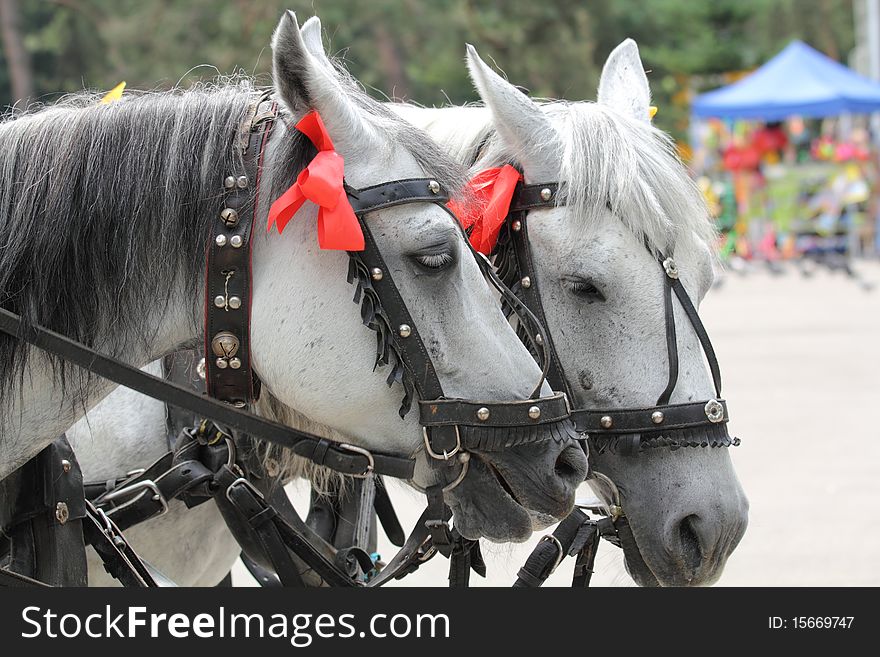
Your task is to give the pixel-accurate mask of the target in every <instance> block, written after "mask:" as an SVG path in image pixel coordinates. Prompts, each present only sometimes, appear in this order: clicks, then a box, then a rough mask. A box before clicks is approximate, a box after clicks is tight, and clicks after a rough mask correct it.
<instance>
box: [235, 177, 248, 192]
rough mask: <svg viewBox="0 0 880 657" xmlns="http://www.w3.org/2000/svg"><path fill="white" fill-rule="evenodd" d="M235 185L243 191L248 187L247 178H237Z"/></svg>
mask: <svg viewBox="0 0 880 657" xmlns="http://www.w3.org/2000/svg"><path fill="white" fill-rule="evenodd" d="M235 184H236V186H238V188H239V189H244V188H245V187H247V186H248V179H247V176H239V177H238V178H237V179H236V181H235Z"/></svg>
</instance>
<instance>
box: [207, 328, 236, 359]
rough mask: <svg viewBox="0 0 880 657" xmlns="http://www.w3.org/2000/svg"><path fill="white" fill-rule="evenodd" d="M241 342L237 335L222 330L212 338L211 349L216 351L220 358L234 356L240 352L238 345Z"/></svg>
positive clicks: (215, 353)
mask: <svg viewBox="0 0 880 657" xmlns="http://www.w3.org/2000/svg"><path fill="white" fill-rule="evenodd" d="M239 345H240V343H239V340H238V338H237V337H235V336H234V335H233V334H232V333H230V332H229V331H220V333H218V334H217V335H215V336H214V338H213V339H212V340H211V351H213V352H214V355H215V356H219V357H220V358H232V357H233V356H235V354H236V353H238V347H239Z"/></svg>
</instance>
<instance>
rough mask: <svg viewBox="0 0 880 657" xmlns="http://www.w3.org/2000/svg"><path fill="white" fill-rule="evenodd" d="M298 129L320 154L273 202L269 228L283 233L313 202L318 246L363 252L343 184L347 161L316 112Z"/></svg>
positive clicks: (302, 121)
mask: <svg viewBox="0 0 880 657" xmlns="http://www.w3.org/2000/svg"><path fill="white" fill-rule="evenodd" d="M296 129H297V130H299V131H300V132H302V133H303V134H304V135H305V136H306V137H308V138H309V139H310V140H311V141H312V143H313V144H314V145H315V147H316V148H317V149H318V154H317V155H315V157H314V158H313V159H312V161H311V162H310V163H309V165H308V166H307V167H306V168H305V169H303V170H302V172H300V174H299V176H297V179H296V182H295V183H293V184H292V185H291V186H290V187H288V189H287V191H286V192H284V193H283V194H282V195H281V196H279V197H278V198H277V199H275V202H274V203H272V207H271V208H269V223H268V224H267V226H266V229H267V230H271V229H272V225H273V224H275V225H277V226H278V232H279V233H281V232H282V231H283V230H284V227H285V226H287V223H288V222H289V221H290V220H291V219H292V218H293V215H295V214H296V213H297V211H298V210H299V209H300V208H301V207H302V205H303V203H305V202H306V201H311V202H312V203H315V204H316V205H317V206H318V244H319V245H320V247H321V248H322V249H336V250H340V251H363V250H364V233H363V231H362V230H361V227H360V224H359V223H358V220H357V217H356V216H355V214H354V210H352V208H351V204H350V203H349V202H348V195H347V194H346V193H345V188H344V186H343V184H342V181H343V179H344V178H345V162H344V160H343V159H342V156H341V155H340V154H339V153H337V152H336V151H335V150H334V148H333V141H332V140H331V139H330V135H328V134H327V129H326V128H325V127H324V122H323V121H322V120H321V117H320V115H319V114H318V113H317V112H310V113H309V114H306V115H305V116H304V117H303V118H302V119H301V120H300V122H299V123H297V124H296Z"/></svg>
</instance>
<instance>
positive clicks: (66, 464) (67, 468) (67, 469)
mask: <svg viewBox="0 0 880 657" xmlns="http://www.w3.org/2000/svg"><path fill="white" fill-rule="evenodd" d="M72 467H73V464H72V463H71V462H70V461H68V460H67V459H61V469H62V470H64V474H67V473H68V472H70V469H71V468H72Z"/></svg>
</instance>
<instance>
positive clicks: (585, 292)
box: [565, 280, 605, 303]
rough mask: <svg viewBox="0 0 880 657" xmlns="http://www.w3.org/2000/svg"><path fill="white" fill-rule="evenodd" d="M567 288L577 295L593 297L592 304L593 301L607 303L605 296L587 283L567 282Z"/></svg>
mask: <svg viewBox="0 0 880 657" xmlns="http://www.w3.org/2000/svg"><path fill="white" fill-rule="evenodd" d="M565 286H566V287H567V288H568V289H569V290H571V291H572V292H574V293H575V294H578V295H581V296H590V297H592V299H590V303H592V302H593V301H605V295H604V294H602V291H601V290H599V288H597V287H596V286H595V285H593V284H592V283H589V282H587V281H577V280H566V281H565Z"/></svg>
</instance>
